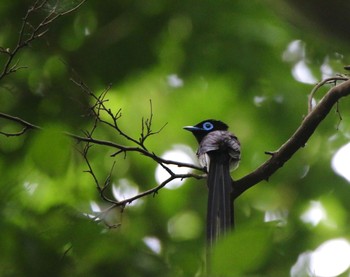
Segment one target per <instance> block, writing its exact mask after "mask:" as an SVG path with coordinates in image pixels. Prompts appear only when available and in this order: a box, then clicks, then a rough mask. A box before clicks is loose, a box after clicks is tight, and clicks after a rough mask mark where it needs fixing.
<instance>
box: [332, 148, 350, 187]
mask: <svg viewBox="0 0 350 277" xmlns="http://www.w3.org/2000/svg"><path fill="white" fill-rule="evenodd" d="M349 165H350V143H348V144H346V145H344V146H342V147H341V148H339V150H338V151H337V152H336V153H335V154H334V156H333V159H332V168H333V170H334V172H335V173H337V174H338V175H340V176H342V177H343V178H345V179H346V180H347V181H348V182H350V170H349V169H350V167H349Z"/></svg>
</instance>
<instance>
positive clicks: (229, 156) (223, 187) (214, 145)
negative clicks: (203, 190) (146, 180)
mask: <svg viewBox="0 0 350 277" xmlns="http://www.w3.org/2000/svg"><path fill="white" fill-rule="evenodd" d="M184 129H185V130H188V131H190V132H192V133H193V135H194V136H195V137H196V139H197V141H198V143H199V147H198V150H197V156H198V159H199V164H200V165H201V166H202V167H203V168H205V169H206V171H207V172H208V177H207V184H208V189H209V194H208V207H207V243H208V247H209V249H212V247H213V245H214V244H215V242H216V241H217V239H219V238H220V237H223V236H224V235H225V234H226V233H227V232H228V231H229V230H230V229H231V228H232V227H233V224H234V222H233V220H234V217H233V198H232V191H233V187H232V178H231V175H230V171H231V170H234V169H235V168H237V167H238V164H239V161H240V158H241V146H240V142H239V141H238V139H237V137H236V136H235V135H234V134H233V133H231V132H229V131H227V129H228V126H227V125H226V124H225V123H223V122H221V121H219V120H213V119H208V120H204V121H202V122H200V123H198V124H197V125H195V126H186V127H184Z"/></svg>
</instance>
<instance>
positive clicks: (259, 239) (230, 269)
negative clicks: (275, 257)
mask: <svg viewBox="0 0 350 277" xmlns="http://www.w3.org/2000/svg"><path fill="white" fill-rule="evenodd" d="M271 244H272V242H271V237H270V231H269V230H268V229H267V228H266V227H255V226H249V227H245V228H242V229H238V230H235V231H234V232H232V234H230V235H228V236H227V237H226V238H224V239H223V240H221V241H219V242H218V244H217V245H216V247H215V248H214V250H213V255H212V260H211V263H212V265H211V271H212V274H214V276H215V275H218V276H241V275H242V274H244V273H248V272H252V271H254V270H257V269H259V268H260V267H261V266H262V265H263V264H264V262H265V260H266V259H267V258H268V256H269V251H270V245H271Z"/></svg>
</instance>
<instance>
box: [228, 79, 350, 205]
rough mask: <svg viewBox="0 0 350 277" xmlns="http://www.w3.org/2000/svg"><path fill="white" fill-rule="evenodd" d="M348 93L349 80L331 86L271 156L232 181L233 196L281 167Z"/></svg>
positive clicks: (266, 178) (302, 145)
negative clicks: (252, 169)
mask: <svg viewBox="0 0 350 277" xmlns="http://www.w3.org/2000/svg"><path fill="white" fill-rule="evenodd" d="M349 94H350V80H347V81H345V82H343V83H342V84H340V85H337V86H335V87H333V88H332V89H331V90H329V91H328V93H327V94H326V95H325V96H324V97H323V98H322V100H321V101H320V103H319V104H318V105H317V106H316V107H315V108H314V109H313V110H312V111H311V112H310V113H309V114H308V115H307V116H306V117H305V118H304V120H303V122H302V123H301V125H300V126H299V128H298V129H297V130H296V131H295V133H294V134H293V135H292V136H291V137H290V138H289V139H288V140H287V141H286V142H285V143H284V144H283V145H282V146H281V147H280V148H279V149H278V150H277V151H276V152H273V153H271V154H272V156H271V158H270V159H269V160H268V161H266V162H265V163H263V164H262V165H261V166H259V167H258V168H257V169H256V170H255V171H253V172H252V173H250V174H248V175H246V176H245V177H243V178H241V179H239V180H237V181H235V182H234V187H235V190H234V197H235V198H236V197H238V196H239V195H241V194H242V193H243V192H244V191H246V190H247V189H249V188H250V187H252V186H254V185H255V184H257V183H259V182H261V181H262V180H268V178H269V177H270V176H271V175H272V174H273V173H275V172H276V171H277V170H278V169H279V168H281V167H282V166H283V165H284V163H285V162H287V161H288V160H289V159H290V158H291V157H292V156H293V155H294V153H295V152H297V151H298V150H299V149H300V148H301V147H304V146H305V144H306V142H307V141H308V139H309V138H310V137H311V135H312V134H313V133H314V131H315V130H316V128H317V127H318V125H319V124H320V123H321V121H322V120H323V119H324V118H325V117H326V116H327V114H328V113H329V112H330V110H331V109H332V107H333V106H334V105H335V104H336V103H337V101H338V100H339V99H340V98H342V97H345V96H348V95H349Z"/></svg>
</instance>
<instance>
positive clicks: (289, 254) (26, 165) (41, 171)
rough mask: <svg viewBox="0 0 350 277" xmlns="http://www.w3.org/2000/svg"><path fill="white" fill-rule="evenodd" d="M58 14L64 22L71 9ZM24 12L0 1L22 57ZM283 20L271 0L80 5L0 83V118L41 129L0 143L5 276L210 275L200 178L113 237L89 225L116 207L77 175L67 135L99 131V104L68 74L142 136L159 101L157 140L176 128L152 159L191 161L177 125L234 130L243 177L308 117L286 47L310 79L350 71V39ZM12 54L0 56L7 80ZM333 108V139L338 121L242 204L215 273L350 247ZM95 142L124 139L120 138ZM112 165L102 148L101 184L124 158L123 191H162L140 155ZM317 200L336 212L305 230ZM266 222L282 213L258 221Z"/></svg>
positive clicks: (243, 272) (98, 157)
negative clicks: (336, 243) (181, 152)
mask: <svg viewBox="0 0 350 277" xmlns="http://www.w3.org/2000/svg"><path fill="white" fill-rule="evenodd" d="M56 2H57V1H47V4H46V6H45V8H44V9H43V10H42V11H40V12H37V13H35V15H34V17H33V18H32V19H31V20H32V21H31V22H33V24H34V23H35V22H38V20H40V18H43V17H45V15H47V14H48V13H49V12H50V9H51V8H52V7H53V5H56ZM57 3H58V5H60V8H62V10H65V9H67V8H70V7H72V6H74V5H75V4H76V3H77V1H67V0H64V1H58V2H57ZM30 5H32V1H29V0H16V1H2V2H1V4H0V17H1V26H2V27H1V30H0V46H2V47H3V48H4V49H6V48H9V49H13V48H14V47H15V46H16V43H17V39H18V34H19V28H20V25H21V19H22V18H23V16H24V15H25V13H26V11H27V9H28V7H29V6H30ZM281 9H283V6H281V5H280V4H276V3H275V2H274V1H269V2H263V1H243V0H239V1H201V2H197V1H162V0H151V1H122V0H118V1H114V0H113V1H112V0H106V1H103V2H101V1H87V2H86V3H85V4H84V5H83V6H82V7H81V8H80V9H79V10H78V11H76V12H74V13H71V14H68V15H65V16H63V17H61V18H60V19H59V20H58V21H56V22H55V23H54V24H52V25H50V27H49V32H48V33H47V34H46V35H45V36H44V37H43V38H41V39H38V40H36V41H34V42H33V43H32V44H31V45H30V47H26V48H25V49H23V51H21V52H20V53H19V54H18V56H17V57H16V59H15V61H17V60H18V61H19V63H20V65H22V66H26V67H27V68H26V69H21V70H19V71H17V72H15V73H13V74H11V75H9V76H7V77H6V78H4V79H3V80H1V86H0V103H1V112H3V113H8V114H10V115H13V116H18V117H21V118H23V119H25V120H26V121H28V122H31V123H33V124H36V125H39V126H42V127H43V128H44V130H43V131H39V130H35V131H30V132H27V133H26V134H25V135H22V136H20V137H5V136H0V172H1V179H0V196H1V199H2V201H1V202H0V229H1V230H2V232H1V239H0V249H1V252H0V276H36V277H37V276H86V277H94V276H104V277H106V276H199V275H200V274H203V270H204V266H203V263H204V256H205V246H204V241H205V238H204V233H205V232H204V229H205V227H204V226H205V209H206V194H207V192H206V188H205V185H204V184H205V182H204V181H203V180H201V181H198V180H187V181H186V182H185V184H184V185H183V186H181V187H179V188H177V189H174V190H167V189H162V190H161V191H159V193H158V194H157V195H155V196H154V197H152V196H148V197H145V198H143V199H142V200H139V201H137V202H136V203H138V205H135V206H130V207H129V206H127V207H126V209H125V210H124V211H123V212H121V211H120V210H112V211H110V212H109V214H108V217H110V218H111V219H112V220H117V221H118V222H117V223H121V226H120V227H118V228H116V229H108V228H107V227H106V226H105V225H103V224H102V223H100V224H98V223H97V222H94V221H93V219H92V218H91V216H90V217H89V216H88V215H92V214H93V211H92V208H91V207H92V205H90V204H91V203H92V201H93V202H94V203H97V205H98V206H99V207H100V208H101V209H104V208H107V206H106V203H103V201H102V200H101V199H100V197H99V195H98V192H97V190H96V188H95V184H94V182H93V179H92V178H91V176H90V175H89V174H87V173H86V172H84V171H85V170H87V166H86V164H85V163H84V160H83V158H82V157H81V155H80V153H79V151H77V149H80V145H77V144H75V142H74V141H71V140H70V139H68V138H67V137H65V136H64V135H62V131H68V132H72V133H75V134H80V135H81V134H82V131H83V130H87V129H89V128H91V126H92V121H91V118H89V117H88V116H86V115H87V114H88V111H89V105H90V104H92V99H89V97H88V96H87V95H86V94H84V93H83V92H82V91H81V89H80V88H79V87H78V86H76V85H75V84H73V83H72V82H71V81H70V78H71V77H73V78H77V77H76V76H77V75H78V76H79V77H78V79H79V78H81V79H82V80H83V81H84V82H85V83H86V84H87V85H88V86H89V87H90V88H91V89H92V90H93V91H95V92H96V93H97V94H98V93H100V92H102V91H104V90H105V89H106V88H107V87H108V85H109V84H112V87H111V89H110V91H109V92H108V94H107V95H108V96H107V98H108V99H109V101H108V102H107V103H106V105H108V107H110V108H111V109H112V110H113V111H114V112H117V110H118V109H120V108H121V109H122V117H121V118H120V122H119V123H120V126H121V128H122V129H123V130H124V131H125V132H126V133H127V134H129V135H131V136H133V137H135V138H137V137H138V136H139V134H140V132H141V129H140V127H141V118H142V117H147V116H148V115H149V112H150V107H149V100H150V99H151V100H152V105H153V112H154V121H153V129H154V130H156V129H159V128H161V127H162V126H163V125H164V124H165V123H168V124H167V126H166V127H165V128H164V130H162V132H160V133H159V134H157V135H156V136H153V137H151V138H150V139H149V140H148V141H147V142H146V145H147V147H148V148H149V149H151V151H152V152H155V153H157V154H159V155H161V154H162V153H164V152H165V151H166V150H169V149H172V147H174V145H178V144H185V145H190V146H191V147H192V148H193V149H195V147H196V144H195V141H194V139H193V138H192V137H191V136H190V135H189V134H188V133H186V132H183V131H182V126H185V125H191V124H195V123H197V122H199V121H201V120H203V119H205V118H217V119H221V120H223V121H225V122H227V123H228V124H229V125H230V126H231V130H232V131H233V132H235V133H236V134H237V136H238V137H239V139H240V141H241V143H242V150H243V153H242V162H241V165H240V167H239V169H238V170H237V171H236V172H235V173H234V177H235V178H239V177H242V176H244V175H245V174H247V173H249V172H251V171H252V170H254V169H255V168H256V167H257V166H258V165H260V164H261V163H262V162H263V161H265V160H266V159H267V156H266V155H265V154H264V151H273V150H276V149H277V148H278V147H279V146H280V145H281V144H282V143H283V142H285V141H286V140H287V139H288V137H289V136H290V135H291V134H292V133H293V131H294V130H295V129H296V128H297V127H298V124H300V122H301V120H302V118H303V115H305V113H306V111H307V94H308V92H309V91H310V90H311V88H312V86H311V85H310V84H306V83H302V82H298V81H297V80H296V79H295V78H293V75H292V73H291V70H292V68H293V67H294V66H295V64H296V63H297V61H298V58H296V59H294V58H295V57H294V58H293V57H292V58H291V57H289V58H290V59H285V58H283V57H284V55H285V53H286V50H287V48H288V45H289V44H290V43H291V42H292V41H296V40H301V41H302V42H303V45H304V48H303V49H302V51H299V52H298V53H299V54H302V55H301V56H302V57H301V58H302V59H303V61H305V62H306V63H307V66H308V68H309V69H310V71H311V72H312V74H313V75H314V77H315V78H316V79H317V80H320V79H321V78H322V77H323V76H322V71H321V69H320V68H321V66H322V65H324V64H325V63H326V62H327V64H328V65H330V66H331V68H332V70H333V73H337V72H342V66H343V65H344V64H348V63H349V51H350V48H345V47H344V45H346V42H345V43H344V42H342V43H340V42H339V43H338V40H333V39H331V38H328V39H327V37H324V36H322V37H320V36H319V33H318V32H316V31H314V32H313V31H310V29H308V28H307V27H305V26H304V27H300V25H298V24H297V25H295V24H294V22H293V21H290V20H286V18H285V14H286V13H288V10H283V12H282V13H281V12H280V11H281ZM289 18H293V14H291V15H290V17H289ZM296 26H298V27H296ZM5 58H6V55H0V65H1V68H2V67H3V65H4V62H5ZM1 68H0V69H1ZM318 99H319V98H318ZM340 107H341V111H342V116H343V121H342V122H341V123H340V126H339V130H337V129H336V126H337V125H338V123H339V118H338V116H337V115H336V114H330V115H329V117H328V118H327V119H326V120H325V122H324V123H322V125H321V126H320V128H319V129H318V131H317V132H316V133H315V134H314V135H313V137H312V138H311V140H310V141H309V143H308V144H307V146H306V147H305V148H304V149H302V150H301V151H299V152H298V153H297V154H296V155H295V156H294V157H293V159H292V160H290V161H289V162H288V163H287V164H286V165H285V166H284V167H283V168H282V169H281V170H280V171H278V172H277V173H276V174H275V175H274V176H272V177H271V178H270V180H269V182H264V183H261V184H259V185H257V186H255V187H254V188H252V189H250V190H249V191H247V192H246V193H245V194H244V195H242V196H241V197H240V198H239V199H238V200H237V201H236V209H235V210H236V225H237V226H238V227H237V232H234V233H233V234H232V235H231V236H229V237H228V238H227V239H226V240H225V241H223V242H222V244H219V245H218V247H217V249H216V252H215V255H214V256H213V269H215V270H216V272H219V273H221V274H223V275H224V276H226V275H227V276H234V275H237V276H248V274H255V275H254V276H288V275H289V272H290V270H291V267H292V266H293V265H294V264H295V263H296V261H297V259H298V256H299V255H300V254H301V253H302V252H305V251H308V250H312V249H315V248H316V247H317V246H318V245H319V244H320V243H322V242H323V241H325V240H327V239H330V238H333V237H342V236H345V237H346V236H348V233H349V229H350V224H349V216H348V211H349V210H350V202H349V201H348V199H349V195H350V192H349V184H348V183H347V182H346V181H345V180H344V179H342V178H341V177H339V176H337V175H336V174H335V173H334V172H333V171H332V169H331V167H330V160H331V158H332V155H333V154H334V152H335V151H336V150H337V149H338V148H339V147H340V146H341V145H343V144H345V143H346V142H347V140H348V137H349V134H350V133H349V132H350V128H349V126H350V124H349V119H350V118H349V114H348V111H347V110H348V107H349V100H347V99H345V100H344V101H343V102H342V103H340ZM0 128H1V130H2V131H8V132H16V131H19V129H20V128H21V126H18V125H17V124H15V123H12V122H9V121H7V120H4V119H0ZM18 128H19V129H18ZM96 134H98V138H100V139H105V140H111V141H115V142H117V143H125V144H128V143H130V142H128V141H125V140H123V139H121V138H120V137H119V136H118V135H117V133H116V132H113V131H112V130H108V129H99V130H98V131H97V132H96ZM111 154H113V149H108V148H106V147H93V148H92V150H91V152H90V154H89V159H90V162H91V164H92V166H93V168H94V171H95V173H96V175H97V177H98V178H99V180H100V181H101V182H103V181H104V180H105V179H106V177H107V176H108V174H109V172H110V169H111V167H112V164H113V162H114V161H115V162H116V165H115V168H114V171H113V172H112V176H111V177H112V182H113V183H114V184H115V186H116V187H118V183H119V182H120V180H122V179H126V180H128V181H129V182H130V183H132V184H134V186H137V188H138V190H139V191H144V190H147V189H150V188H152V187H153V186H155V185H156V181H155V169H156V164H155V163H154V162H152V161H151V160H148V159H147V158H145V157H143V156H140V155H136V154H128V155H127V156H126V158H124V157H122V156H117V157H115V158H113V157H110V155H111ZM111 196H113V193H112V192H111ZM312 201H320V203H322V205H323V207H324V209H325V210H326V213H327V219H326V220H324V221H321V223H320V224H318V225H316V226H313V225H312V224H309V223H305V222H303V221H302V220H301V216H302V215H303V214H304V213H305V211H307V210H308V207H309V206H310V205H311V203H312ZM268 212H272V213H281V214H282V215H284V216H282V217H280V218H279V219H280V221H278V220H277V221H273V222H272V223H266V222H265V223H264V217H265V218H266V214H267V213H268ZM110 218H109V219H108V220H110ZM277 219H278V217H277ZM106 220H107V219H106ZM240 226H241V227H240ZM147 238H154V239H155V240H154V241H156V242H157V243H158V244H159V249H158V250H154V249H153V248H152V247H154V244H153V246H152V245H151V246H149V245H148V244H147V243H146V241H147ZM157 243H156V244H155V245H157ZM305 276H306V275H305Z"/></svg>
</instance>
